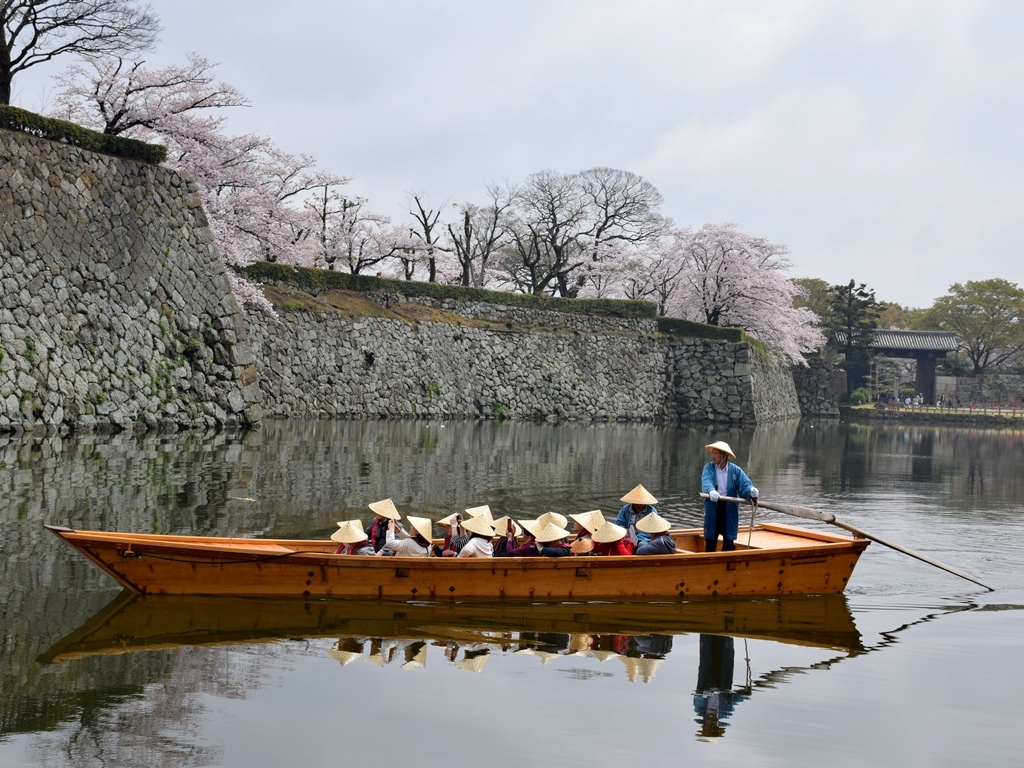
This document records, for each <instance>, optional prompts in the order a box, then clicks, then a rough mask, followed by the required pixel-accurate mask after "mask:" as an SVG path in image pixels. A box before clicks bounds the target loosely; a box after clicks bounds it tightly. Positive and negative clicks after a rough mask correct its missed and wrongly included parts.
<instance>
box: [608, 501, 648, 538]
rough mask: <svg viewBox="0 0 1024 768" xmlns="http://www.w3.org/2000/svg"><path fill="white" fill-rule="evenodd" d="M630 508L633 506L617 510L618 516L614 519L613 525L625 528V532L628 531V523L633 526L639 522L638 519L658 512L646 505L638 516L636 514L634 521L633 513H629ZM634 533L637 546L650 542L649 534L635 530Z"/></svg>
mask: <svg viewBox="0 0 1024 768" xmlns="http://www.w3.org/2000/svg"><path fill="white" fill-rule="evenodd" d="M632 506H633V505H632V504H627V505H626V506H624V507H623V508H622V509H620V510H619V514H618V515H617V516H616V518H615V524H616V525H618V526H621V527H623V528H625V529H626V530H627V531H628V530H629V525H630V523H632V524H633V525H634V526H635V525H636V524H637V522H639V520H640V518H643V517H647V516H648V515H649V514H651V513H652V512H657V511H658V510H657V509H655V508H654V507H652V506H651V505H650V504H648V505H647V506H646V507H644V508H643V511H642V512H641V513H640V514H638V515H637V516H636V518H635V519H634V518H633V513H632V512H631V511H630V509H631V508H632ZM634 530H635V529H634ZM635 532H636V538H637V544H641V543H643V542H645V541H650V540H651V534H649V533H647V532H646V531H636V530H635Z"/></svg>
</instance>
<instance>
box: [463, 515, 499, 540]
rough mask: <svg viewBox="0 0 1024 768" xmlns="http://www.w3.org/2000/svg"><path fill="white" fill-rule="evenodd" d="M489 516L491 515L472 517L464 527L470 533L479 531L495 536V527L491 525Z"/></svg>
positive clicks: (485, 534) (482, 533)
mask: <svg viewBox="0 0 1024 768" xmlns="http://www.w3.org/2000/svg"><path fill="white" fill-rule="evenodd" d="M488 517H490V516H489V515H488V516H486V517H485V516H484V515H481V516H480V517H471V518H469V520H467V521H466V522H464V523H463V524H462V527H463V528H465V529H466V530H467V531H469V532H470V533H479V534H480V535H481V536H493V535H494V527H493V526H492V525H491V522H490V520H488Z"/></svg>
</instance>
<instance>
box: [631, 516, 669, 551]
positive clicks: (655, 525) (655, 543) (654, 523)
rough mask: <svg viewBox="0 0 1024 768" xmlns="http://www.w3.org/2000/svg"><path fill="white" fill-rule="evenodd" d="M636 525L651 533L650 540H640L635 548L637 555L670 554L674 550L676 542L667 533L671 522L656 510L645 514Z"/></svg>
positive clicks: (639, 528)
mask: <svg viewBox="0 0 1024 768" xmlns="http://www.w3.org/2000/svg"><path fill="white" fill-rule="evenodd" d="M636 527H637V529H638V530H641V531H644V532H645V533H649V534H651V540H650V541H644V542H641V544H640V545H639V546H638V547H637V548H636V553H637V554H638V555H671V554H672V553H673V552H675V551H676V543H675V541H673V540H672V537H671V536H670V535H669V533H668V529H669V528H671V527H672V524H671V523H669V521H668V520H666V519H665V518H663V517H662V516H661V515H659V514H658V513H657V512H653V513H651V514H649V515H647V516H646V517H645V518H643V519H642V520H641V521H640V522H639V523H637V524H636Z"/></svg>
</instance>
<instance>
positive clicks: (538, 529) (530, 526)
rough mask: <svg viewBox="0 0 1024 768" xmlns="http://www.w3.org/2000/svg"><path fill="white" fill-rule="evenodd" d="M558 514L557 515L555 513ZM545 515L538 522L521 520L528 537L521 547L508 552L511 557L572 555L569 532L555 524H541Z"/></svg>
mask: <svg viewBox="0 0 1024 768" xmlns="http://www.w3.org/2000/svg"><path fill="white" fill-rule="evenodd" d="M555 514H557V513H555ZM543 518H544V515H541V517H539V518H538V519H536V520H521V521H520V522H521V523H522V527H523V528H524V529H525V530H526V532H527V534H528V536H527V537H526V543H525V544H523V545H522V546H521V547H518V548H516V549H513V550H512V551H510V552H508V553H507V555H508V556H509V557H565V556H566V555H570V554H572V550H570V549H569V543H568V536H569V531H567V530H566V529H565V528H562V527H559V526H558V525H555V524H554V523H553V522H543V523H542V522H541V520H542V519H543Z"/></svg>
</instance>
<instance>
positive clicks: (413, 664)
mask: <svg viewBox="0 0 1024 768" xmlns="http://www.w3.org/2000/svg"><path fill="white" fill-rule="evenodd" d="M425 666H427V644H426V643H423V644H422V646H420V649H419V650H418V651H416V655H415V656H413V657H412V658H411V659H409V660H408V661H407V662H405V663H404V664H403V665H402V667H401V668H402V669H420V668H421V667H425Z"/></svg>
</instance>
